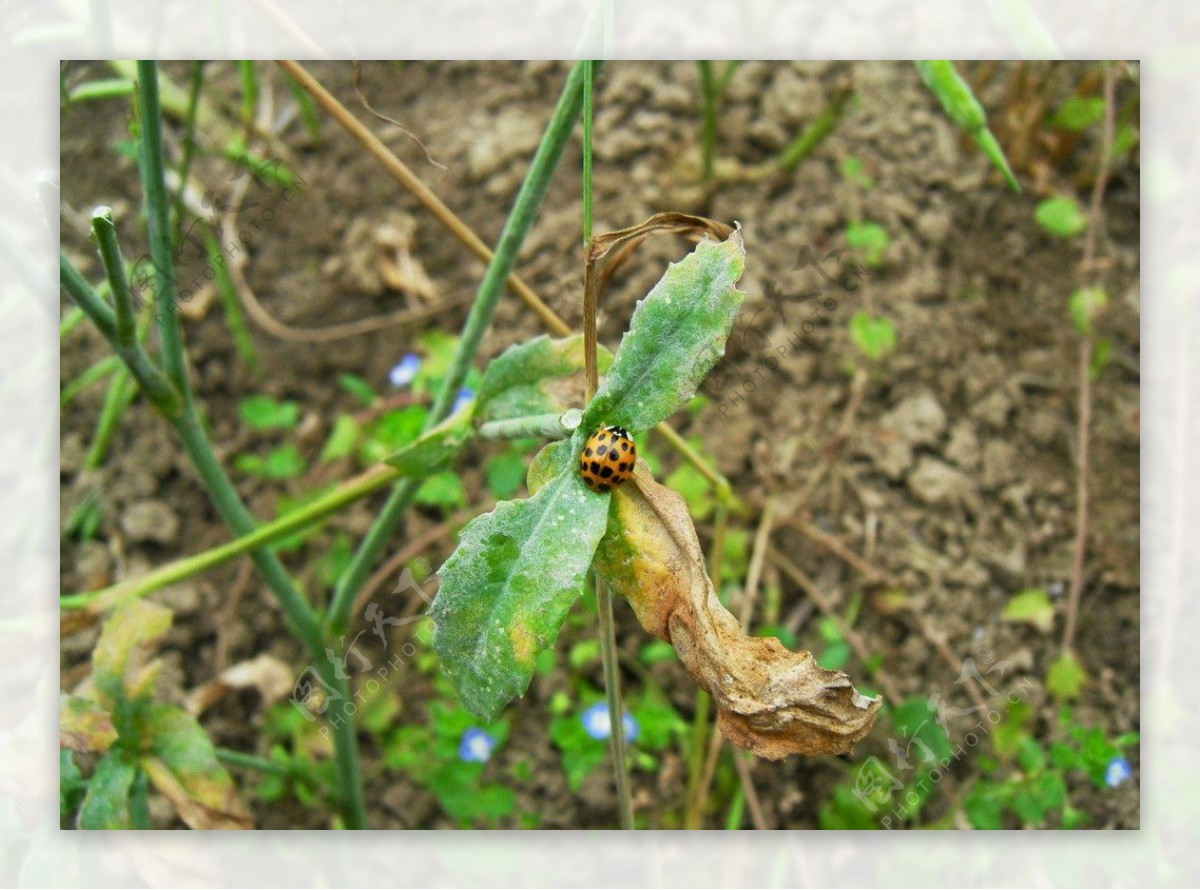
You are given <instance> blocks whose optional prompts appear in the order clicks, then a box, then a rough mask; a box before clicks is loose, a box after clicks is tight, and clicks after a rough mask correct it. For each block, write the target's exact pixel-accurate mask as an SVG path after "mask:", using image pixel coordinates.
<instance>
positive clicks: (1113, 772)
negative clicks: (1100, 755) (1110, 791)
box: [1104, 754, 1133, 788]
mask: <svg viewBox="0 0 1200 890" xmlns="http://www.w3.org/2000/svg"><path fill="white" fill-rule="evenodd" d="M1131 778H1133V767H1132V766H1130V765H1129V761H1128V760H1126V759H1125V758H1124V757H1121V756H1120V755H1119V754H1118V755H1117V756H1116V757H1114V758H1113V759H1112V760H1110V761H1109V762H1108V768H1107V769H1105V770H1104V784H1105V785H1107V786H1108V787H1109V788H1118V787H1120V786H1121V785H1124V784H1125V783H1126V782H1128V781H1129V780H1130V779H1131Z"/></svg>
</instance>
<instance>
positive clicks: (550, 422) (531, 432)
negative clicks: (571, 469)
mask: <svg viewBox="0 0 1200 890" xmlns="http://www.w3.org/2000/svg"><path fill="white" fill-rule="evenodd" d="M581 420H583V412H582V411H580V410H579V409H578V408H572V409H570V410H569V411H565V412H563V413H561V414H560V413H558V412H557V411H556V412H554V413H553V414H535V415H530V416H529V417H512V418H509V419H507V420H492V421H489V422H487V423H485V424H482V425H481V426H480V427H479V438H480V439H483V440H484V441H491V440H495V439H565V438H567V437H568V436H570V435H571V434H572V433H574V432H575V430H577V429H578V428H579V422H580V421H581Z"/></svg>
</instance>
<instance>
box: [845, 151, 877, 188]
mask: <svg viewBox="0 0 1200 890" xmlns="http://www.w3.org/2000/svg"><path fill="white" fill-rule="evenodd" d="M842 178H843V179H845V180H846V181H847V182H849V183H851V184H852V185H856V186H858V187H859V188H863V189H873V188H875V180H873V179H872V178H871V177H870V176H869V175H867V171H866V168H865V167H863V162H862V161H860V160H859V159H858V158H856V157H854V156H853V155H849V156H847V157H846V158H845V159H843V161H842Z"/></svg>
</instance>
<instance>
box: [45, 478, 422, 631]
mask: <svg viewBox="0 0 1200 890" xmlns="http://www.w3.org/2000/svg"><path fill="white" fill-rule="evenodd" d="M398 476H399V471H397V470H393V469H392V468H391V467H387V466H383V467H378V468H376V469H375V470H373V471H372V472H370V473H366V474H364V475H362V476H360V477H359V478H357V479H355V480H352V481H351V482H350V483H348V484H347V485H344V486H342V487H341V488H339V489H337V490H336V491H333V492H330V493H329V494H327V495H325V496H324V497H322V498H318V499H316V500H314V501H312V502H310V503H308V504H305V505H304V506H303V507H300V508H298V509H296V510H293V511H291V512H290V513H288V514H287V515H286V516H282V517H280V518H279V519H276V520H275V521H274V522H267V523H263V524H262V525H260V526H258V527H257V528H255V530H254V531H252V532H251V533H250V534H248V535H245V536H243V537H240V538H237V539H236V540H233V541H230V542H229V543H227V544H221V545H220V546H219V547H213V548H212V549H211V550H205V551H204V552H203V553H197V554H195V555H194V556H187V557H184V558H183V559H178V560H176V561H175V562H172V563H168V564H167V565H165V566H162V567H161V568H158V569H155V570H154V571H151V572H147V573H146V574H144V575H139V576H138V577H136V578H130V579H128V580H126V581H122V582H121V583H119V584H113V585H112V586H110V587H105V588H103V589H101V590H95V591H90V592H88V593H76V594H72V595H70V596H64V597H62V598H60V599H59V606H60V607H61V608H64V609H81V608H84V607H85V606H94V607H95V608H97V609H100V608H107V606H108V604H112V603H116V602H118V601H120V600H122V599H125V598H126V597H135V596H145V595H146V594H148V593H153V592H154V591H156V590H161V589H162V588H164V587H166V586H168V585H170V584H175V583H176V582H178V581H182V580H183V579H184V578H190V577H191V576H192V575H196V574H199V573H200V572H203V571H206V570H208V569H211V568H215V567H216V566H219V565H222V564H224V563H226V562H229V561H230V560H231V559H235V558H236V557H239V556H242V555H244V554H246V553H249V552H251V551H252V550H258V549H260V548H262V547H266V546H267V545H269V544H272V543H274V542H275V541H277V540H279V539H280V538H283V537H286V536H288V535H290V534H293V533H295V532H298V531H300V530H301V529H304V528H307V527H309V526H310V525H313V524H315V523H317V522H320V521H321V520H322V519H324V518H325V517H327V516H330V515H332V514H334V513H337V512H338V511H339V510H341V509H342V508H343V507H345V506H346V505H348V504H352V503H354V502H355V501H357V500H360V499H362V498H364V497H366V496H367V495H368V494H370V493H371V492H373V491H378V490H379V489H380V488H383V487H384V486H385V485H388V484H390V483H392V482H394V481H395V480H396V478H397V477H398Z"/></svg>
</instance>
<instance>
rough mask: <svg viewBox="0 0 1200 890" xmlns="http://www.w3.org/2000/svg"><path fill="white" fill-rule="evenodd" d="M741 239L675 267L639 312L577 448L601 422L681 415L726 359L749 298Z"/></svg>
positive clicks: (701, 249) (700, 249) (633, 423)
mask: <svg viewBox="0 0 1200 890" xmlns="http://www.w3.org/2000/svg"><path fill="white" fill-rule="evenodd" d="M745 257H746V250H745V247H744V246H743V245H742V236H741V234H740V233H739V232H734V233H733V234H732V235H730V236H729V238H728V239H727V240H725V241H722V242H720V243H717V242H714V241H707V240H706V241H702V242H700V244H698V245H697V246H696V249H695V250H693V251H692V252H691V253H690V254H689V255H688V256H687V257H685V258H684V259H683V260H681V261H680V262H678V263H674V264H672V265H671V267H670V268H668V269H667V272H666V274H665V275H664V276H663V277H662V278H661V279H660V280H659V282H658V284H656V285H655V286H654V287H653V289H651V291H650V293H649V294H647V295H646V297H645V298H644V299H642V300H640V301H639V302H638V304H637V308H635V309H634V312H633V318H632V319H631V320H630V323H629V330H628V331H627V332H626V333H625V336H624V337H623V338H622V340H621V345H620V347H619V348H618V349H617V355H616V358H614V359H613V365H612V368H611V370H610V371H609V372H608V374H607V376H605V378H604V381H603V382H602V383H601V384H600V389H599V391H598V392H597V393H596V397H595V398H594V399H592V401H591V404H589V405H588V406H587V408H586V410H585V411H584V416H583V423H582V424H581V425H580V427H579V429H578V430H577V431H576V434H575V437H574V439H573V440H572V442H573V443H574V445H575V448H576V450H578V449H579V448H580V447H582V445H583V442H584V440H585V439H586V438H587V437H588V436H590V435H591V434H592V433H593V432H595V430H596V428H597V427H599V426H600V425H601V424H602V423H611V424H614V425H616V426H621V427H625V428H626V429H628V430H630V431H631V432H632V433H635V434H636V433H639V432H641V431H642V430H646V429H649V428H650V427H652V426H654V425H655V424H656V423H658V422H659V421H661V420H665V419H666V418H668V417H670V416H671V415H672V414H674V413H675V412H676V411H677V410H678V409H679V408H681V407H683V406H684V405H685V404H687V402H688V400H689V399H691V398H692V396H694V395H695V394H696V387H697V386H698V385H699V383H700V382H701V381H702V380H703V379H704V377H705V376H706V375H707V374H708V372H709V371H710V370H712V367H713V365H714V364H716V362H717V361H718V359H720V358H721V356H723V355H724V354H725V340H726V338H727V337H728V336H729V330H730V328H731V327H732V326H733V320H734V317H735V316H736V315H737V311H738V308H739V307H740V306H741V304H742V297H743V294H741V293H740V292H739V291H738V290H737V288H736V287H735V286H734V285H735V284H736V283H737V281H738V279H739V278H741V276H742V270H743V268H744V267H745Z"/></svg>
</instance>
